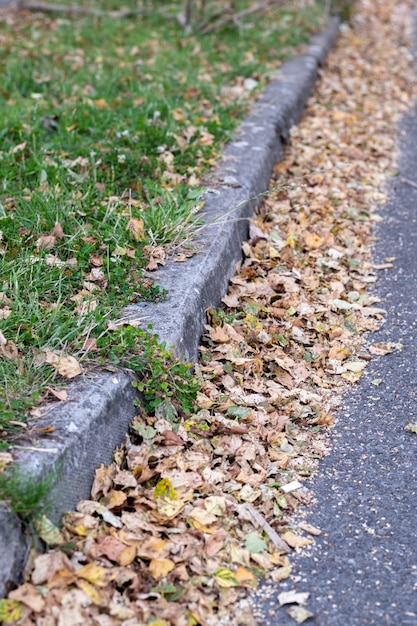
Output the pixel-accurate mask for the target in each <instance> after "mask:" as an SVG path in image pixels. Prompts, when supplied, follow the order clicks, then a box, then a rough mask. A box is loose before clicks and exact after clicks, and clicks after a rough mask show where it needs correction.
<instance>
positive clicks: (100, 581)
mask: <svg viewBox="0 0 417 626" xmlns="http://www.w3.org/2000/svg"><path fill="white" fill-rule="evenodd" d="M76 575H77V577H78V578H83V579H84V580H87V581H88V582H89V583H91V584H92V585H95V586H96V587H107V585H108V584H109V583H110V582H111V581H112V580H114V579H115V578H116V577H117V570H116V571H115V570H111V569H108V568H105V567H101V566H100V565H95V564H94V563H88V564H87V565H84V567H82V568H81V569H79V570H77V571H76Z"/></svg>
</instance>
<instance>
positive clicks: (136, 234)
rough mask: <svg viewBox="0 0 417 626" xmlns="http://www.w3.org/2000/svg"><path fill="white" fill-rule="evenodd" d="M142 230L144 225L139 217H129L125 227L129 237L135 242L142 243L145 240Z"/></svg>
mask: <svg viewBox="0 0 417 626" xmlns="http://www.w3.org/2000/svg"><path fill="white" fill-rule="evenodd" d="M144 228H145V224H144V222H143V219H141V218H140V217H131V218H130V220H129V222H128V224H127V226H126V230H128V231H129V233H130V236H131V237H132V239H134V240H135V241H143V240H144V239H145V231H144Z"/></svg>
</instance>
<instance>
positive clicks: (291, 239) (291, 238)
mask: <svg viewBox="0 0 417 626" xmlns="http://www.w3.org/2000/svg"><path fill="white" fill-rule="evenodd" d="M285 243H286V244H287V246H289V247H290V248H295V244H296V243H297V237H296V235H293V234H292V233H290V234H289V235H288V236H287V238H286V240H285Z"/></svg>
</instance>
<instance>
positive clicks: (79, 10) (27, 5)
mask: <svg viewBox="0 0 417 626" xmlns="http://www.w3.org/2000/svg"><path fill="white" fill-rule="evenodd" d="M18 7H19V9H24V10H26V11H41V12H43V13H72V14H74V15H96V16H99V17H102V16H109V17H132V16H134V15H142V14H143V13H144V11H143V10H142V9H122V10H120V11H104V10H102V9H94V8H92V7H80V6H70V5H65V4H49V3H46V2H25V0H21V2H19V3H18Z"/></svg>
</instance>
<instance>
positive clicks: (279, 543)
mask: <svg viewBox="0 0 417 626" xmlns="http://www.w3.org/2000/svg"><path fill="white" fill-rule="evenodd" d="M236 510H237V512H238V514H239V515H242V517H245V516H246V517H247V516H249V518H251V521H252V522H254V523H255V524H256V526H259V527H260V528H261V529H262V530H263V531H264V532H265V533H266V534H267V535H268V537H269V538H270V540H271V541H272V543H273V544H274V546H275V547H276V548H277V549H278V550H281V551H282V552H285V553H286V554H288V553H289V552H290V548H289V545H288V544H287V543H286V542H285V541H284V540H283V539H281V537H280V536H279V535H278V533H277V532H276V531H275V530H274V529H273V528H272V526H271V525H270V524H268V522H267V521H266V519H265V518H264V516H263V515H261V513H259V511H257V510H256V509H255V507H254V506H252V505H251V504H249V503H248V502H245V504H239V505H238V506H237V507H236Z"/></svg>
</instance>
